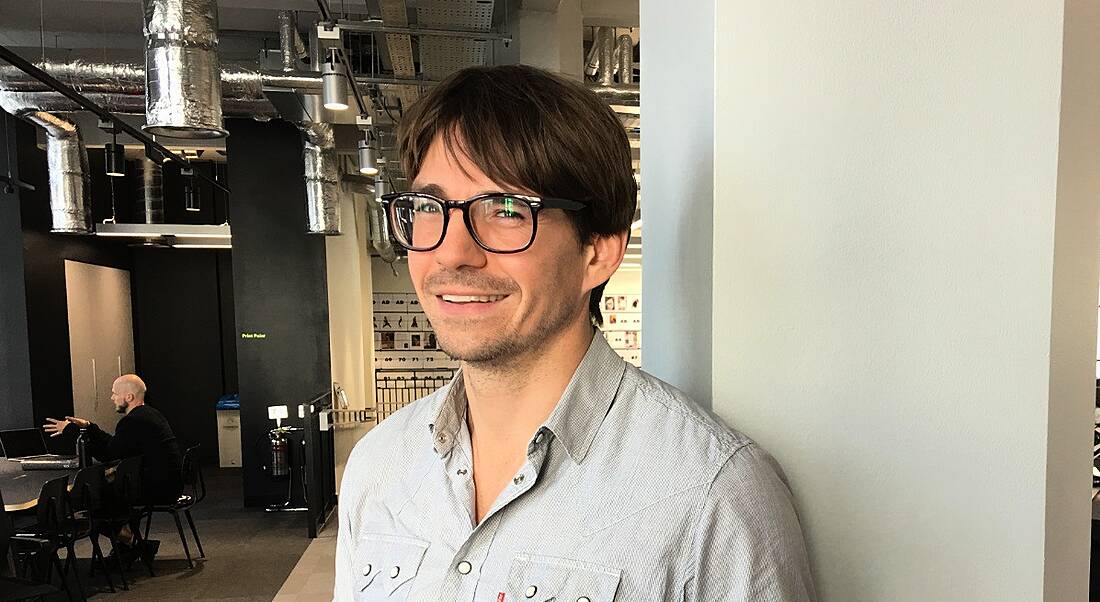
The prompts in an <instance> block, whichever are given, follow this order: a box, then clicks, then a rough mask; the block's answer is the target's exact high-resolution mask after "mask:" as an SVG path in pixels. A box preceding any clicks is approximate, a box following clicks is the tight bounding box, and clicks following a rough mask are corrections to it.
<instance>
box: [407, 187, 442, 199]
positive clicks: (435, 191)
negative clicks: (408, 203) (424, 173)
mask: <svg viewBox="0 0 1100 602" xmlns="http://www.w3.org/2000/svg"><path fill="white" fill-rule="evenodd" d="M412 190H413V192H422V193H424V194H430V195H432V196H437V197H439V198H443V196H444V195H443V188H442V187H441V186H439V185H438V184H424V185H422V186H413V189H412Z"/></svg>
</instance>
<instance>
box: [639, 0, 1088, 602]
mask: <svg viewBox="0 0 1100 602" xmlns="http://www.w3.org/2000/svg"><path fill="white" fill-rule="evenodd" d="M645 5H646V4H645V2H643V20H644V15H645V14H646V11H645ZM1064 9H1065V11H1066V12H1064ZM1097 10H1098V8H1097V5H1096V3H1095V2H1085V1H1084V0H1080V1H1071V2H1068V3H1066V4H1065V5H1064V4H1063V2H1060V1H1051V0H1045V1H1037V0H1010V1H1001V2H979V1H968V2H959V1H956V0H936V1H931V2H921V3H896V2H890V3H837V2H832V1H824V0H814V1H808V2H800V3H798V4H797V6H795V5H792V4H789V3H776V2H770V1H763V0H730V1H729V2H726V1H723V2H722V3H720V5H719V8H718V11H717V18H716V19H715V23H714V28H715V29H716V30H717V31H718V32H720V34H719V35H718V36H717V39H716V40H715V48H716V64H717V65H718V68H717V69H716V70H715V77H716V84H715V95H716V101H715V107H716V111H715V113H716V116H717V118H716V123H715V128H716V135H715V149H716V150H715V156H716V159H715V168H714V171H715V188H714V199H715V203H714V231H715V232H716V234H715V236H714V242H713V257H714V259H713V262H714V263H713V266H714V286H713V298H714V307H713V325H712V327H713V332H714V333H715V341H714V346H713V350H714V353H713V366H712V367H713V387H714V399H715V401H714V409H715V410H716V411H717V412H718V413H719V414H721V415H722V416H724V417H725V418H726V419H728V421H730V422H731V423H733V424H734V425H735V426H737V427H739V428H741V429H742V430H744V431H745V432H747V433H748V434H749V435H750V436H752V437H754V438H756V439H757V440H758V441H760V442H761V443H762V444H763V445H764V446H765V447H766V448H768V449H769V450H771V451H772V452H773V453H774V454H775V455H776V457H777V458H778V459H779V461H780V462H781V463H782V465H783V466H784V467H785V469H786V472H787V474H788V475H789V477H790V479H791V482H792V483H793V488H794V493H795V495H796V499H797V502H798V508H799V511H800V515H801V517H802V520H803V524H804V528H805V530H806V532H807V535H808V540H809V544H810V550H811V555H812V559H813V565H814V571H815V576H816V580H817V583H818V587H819V591H820V594H821V599H822V600H826V601H833V602H840V601H843V602H858V601H864V600H866V601H880V600H891V601H902V600H920V601H926V600H937V601H952V600H958V601H974V600H1041V599H1046V600H1052V601H1054V600H1056V601H1059V602H1061V601H1063V600H1084V599H1085V592H1086V589H1087V585H1086V580H1087V576H1088V573H1087V561H1088V537H1089V535H1088V526H1087V525H1088V524H1089V522H1088V521H1089V512H1088V498H1089V485H1088V482H1089V481H1088V476H1087V475H1088V473H1089V463H1090V462H1089V459H1088V455H1087V454H1088V445H1089V437H1090V436H1089V434H1088V433H1089V430H1091V423H1090V420H1091V419H1090V418H1089V417H1090V416H1091V407H1092V403H1093V399H1092V394H1091V380H1092V378H1093V373H1092V366H1091V361H1092V360H1093V358H1094V356H1093V355H1092V354H1093V353H1094V346H1095V330H1096V317H1095V316H1096V314H1095V308H1094V306H1095V305H1096V290H1097V262H1096V253H1097V233H1096V226H1097V219H1098V215H1097V210H1096V208H1097V199H1100V183H1098V182H1097V177H1096V175H1095V174H1096V171H1097V168H1098V165H1100V154H1098V153H1097V149H1096V144H1097V142H1096V141H1097V140H1100V115H1098V111H1100V102H1098V95H1097V93H1096V86H1097V84H1096V82H1097V80H1098V79H1100V77H1097V75H1098V74H1097V73H1096V58H1095V57H1096V56H1098V54H1100V53H1098V50H1100V48H1098V45H1097V44H1098V43H1097V42H1096V40H1097V39H1100V38H1098V36H1096V35H1095V27H1096V25H1097V23H1100V19H1098V15H1097ZM677 25H678V26H680V25H681V23H679V22H678V23H677ZM1064 25H1065V26H1066V27H1067V29H1066V35H1067V36H1068V38H1067V45H1066V48H1067V52H1068V55H1067V60H1066V61H1065V64H1063V60H1062V53H1063V26H1064ZM1089 27H1091V28H1092V31H1091V36H1090V35H1089V33H1088V28H1089ZM643 29H644V31H645V34H646V40H647V41H649V40H651V39H652V38H653V37H654V36H655V32H654V31H653V28H643ZM679 33H680V34H683V33H684V32H683V31H680V32H679ZM695 33H696V32H695V31H694V30H693V31H692V34H693V35H694V34H695ZM690 37H691V36H683V38H684V39H688V38H690ZM647 50H652V49H650V48H647ZM652 56H653V55H652V54H648V55H647V57H652ZM684 56H686V53H680V57H679V58H678V59H677V60H681V61H682V60H683V58H682V57H684ZM645 64H647V61H643V65H645ZM1063 68H1065V72H1064V73H1065V78H1066V79H1065V81H1064V82H1063ZM643 81H645V85H650V86H654V87H657V88H659V89H660V88H667V87H672V86H673V85H674V84H676V83H678V82H680V83H684V84H686V83H687V82H688V81H690V84H691V90H692V91H693V92H694V95H705V94H706V93H707V92H706V90H705V85H704V86H700V87H697V86H696V83H697V82H696V81H695V80H694V79H688V78H664V79H661V80H657V79H655V78H653V77H650V78H648V79H646V80H643ZM1063 84H1064V87H1063ZM681 88H682V89H683V88H684V86H681ZM692 95H693V94H686V93H683V92H680V93H679V94H678V96H679V97H680V98H682V99H687V98H689V97H690V96H692ZM687 102H690V101H687ZM651 109H653V105H652V104H646V102H645V99H644V98H643V110H645V111H649V110H651ZM682 109H683V110H685V111H690V109H688V108H687V107H682ZM646 116H647V117H648V121H647V123H648V124H649V127H647V130H646V132H647V135H648V136H650V137H651V138H650V139H648V140H646V143H645V145H644V147H645V151H646V152H654V145H653V144H652V143H651V142H652V138H653V137H656V138H658V139H661V140H663V138H662V136H663V135H665V133H662V131H658V132H654V128H657V129H659V130H668V129H678V128H675V126H671V127H668V126H666V125H665V121H664V119H663V118H660V117H662V116H661V115H660V114H658V115H657V117H659V118H658V119H656V120H655V119H653V117H654V114H653V113H652V112H651V113H648V114H647V115H646ZM1060 132H1061V136H1060ZM671 134H672V133H671V132H667V135H671ZM691 134H692V133H691V132H678V135H680V136H683V137H685V138H690V137H691ZM697 146H699V147H706V146H707V145H706V143H697ZM670 150H671V149H668V148H662V145H660V144H658V145H657V149H656V152H659V153H662V154H665V153H669V151H670ZM677 150H679V149H677ZM700 152H702V151H700ZM644 156H645V154H643V157H644ZM674 156H675V155H674ZM643 173H646V170H643ZM648 175H649V176H650V177H651V179H650V180H649V181H648V182H647V184H649V185H650V186H651V187H659V186H660V180H664V179H672V178H673V177H675V178H683V177H684V173H683V172H681V171H679V170H675V169H666V170H665V171H664V174H663V175H658V174H654V172H653V171H649V174H648ZM655 175H658V182H654V181H653V179H652V177H653V176H655ZM685 179H687V178H685ZM647 192H651V191H647ZM649 200H650V201H655V200H656V199H654V198H653V197H652V196H651V197H649ZM661 200H664V201H671V200H672V199H661ZM682 200H683V197H677V198H676V201H678V202H679V201H682ZM651 206H653V203H652V202H651V203H650V204H648V205H647V209H648V208H649V207H651ZM667 206H668V207H675V208H676V211H677V212H679V213H682V212H683V211H684V210H682V209H680V208H679V207H680V206H679V204H678V203H670V202H669V203H667ZM647 223H649V222H648V220H647ZM661 223H663V220H662V222H661ZM650 234H651V232H647V239H646V245H647V247H648V246H649V245H650V242H651V239H652V238H653V237H650V236H649V235H650ZM647 251H648V249H647ZM650 257H651V255H649V254H648V253H647V256H646V261H647V266H646V267H647V269H650V270H652V271H653V273H654V275H656V273H659V272H658V271H657V270H658V269H666V268H659V267H658V266H654V265H653V264H650V263H648V262H649V261H650ZM657 261H660V260H657ZM688 265H690V263H689V264H688ZM654 280H655V278H652V277H651V276H650V272H647V282H652V281H654ZM667 288H668V289H674V288H676V287H675V285H671V286H669V287H667ZM697 290H700V289H689V292H687V293H685V292H684V291H677V293H676V294H677V295H683V294H691V292H695V291H697ZM646 292H647V293H651V291H650V290H649V289H648V288H647V291H646ZM647 301H648V309H650V310H654V309H657V308H659V306H660V304H659V303H653V302H652V300H651V299H649V298H648V297H647ZM655 306H657V307H656V308H655ZM646 326H647V334H650V333H652V332H653V331H652V330H651V323H650V322H649V321H647V324H646ZM650 336H652V335H650ZM650 340H652V339H650ZM655 347H657V348H659V347H660V345H657V346H655ZM647 357H648V358H649V359H650V361H651V362H654V361H656V359H657V358H654V356H653V355H647ZM670 364H671V362H670ZM663 365H664V364H663V363H659V364H657V365H656V366H654V367H655V368H659V367H662V366H663ZM671 365H675V364H671Z"/></svg>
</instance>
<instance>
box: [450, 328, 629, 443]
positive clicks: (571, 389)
mask: <svg viewBox="0 0 1100 602" xmlns="http://www.w3.org/2000/svg"><path fill="white" fill-rule="evenodd" d="M625 372H626V362H624V361H623V360H622V358H620V357H619V356H618V354H616V353H615V351H614V350H613V349H611V346H610V345H608V344H607V341H606V340H605V339H604V337H603V334H601V333H600V332H598V331H597V332H596V333H595V335H594V336H593V337H592V342H591V344H589V346H588V352H587V353H585V355H584V359H582V360H581V363H580V365H578V366H577V370H576V371H575V372H574V373H573V378H572V379H571V380H570V381H569V385H568V386H566V387H565V392H564V393H562V396H561V399H560V400H559V401H558V404H557V406H555V407H554V411H553V412H551V413H550V417H549V418H547V419H546V422H545V423H544V424H543V428H546V429H547V430H549V431H551V432H552V433H553V434H554V437H556V438H557V439H559V440H560V441H561V442H562V444H563V445H564V446H565V449H566V451H567V452H568V453H569V457H570V458H572V460H573V461H574V462H575V463H577V464H580V463H581V462H582V461H583V460H584V458H585V456H586V455H588V450H589V448H591V447H592V441H593V440H594V439H595V438H596V432H597V431H598V430H599V428H600V425H601V424H603V420H604V417H605V416H607V412H608V410H610V408H611V404H612V403H613V402H614V400H615V394H616V393H617V392H618V390H619V384H620V383H621V382H622V379H623V374H624V373H625ZM439 396H440V399H441V402H440V404H439V408H438V409H437V411H436V412H435V420H434V421H433V422H432V423H431V424H429V425H428V430H429V431H430V432H431V435H432V446H433V449H435V452H436V453H437V454H439V455H440V456H446V455H447V454H448V453H450V451H451V449H453V448H454V445H455V442H456V440H457V438H458V432H459V429H460V428H462V427H463V424H464V422H465V420H466V387H465V385H464V384H463V380H462V371H461V370H459V371H458V373H457V374H455V377H454V378H453V379H452V380H451V382H450V383H448V384H447V385H446V386H445V388H444V389H441V390H440V391H439ZM539 430H542V429H539Z"/></svg>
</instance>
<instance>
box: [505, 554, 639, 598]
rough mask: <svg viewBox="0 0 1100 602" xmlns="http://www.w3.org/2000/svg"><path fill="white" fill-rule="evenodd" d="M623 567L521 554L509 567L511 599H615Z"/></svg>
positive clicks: (508, 588) (508, 589) (508, 585)
mask: <svg viewBox="0 0 1100 602" xmlns="http://www.w3.org/2000/svg"><path fill="white" fill-rule="evenodd" d="M621 578H622V570H620V569H613V568H610V567H605V566H601V565H598V564H593V563H590V562H582V561H580V560H570V559H567V558H554V557H550V556H534V555H530V554H520V555H518V556H516V557H515V558H514V559H513V560H512V567H511V569H510V570H509V571H508V584H507V588H506V589H507V591H508V593H509V596H508V597H507V598H506V599H507V600H516V601H517V602H526V601H527V600H531V601H534V602H548V601H550V600H553V601H554V602H613V600H614V599H615V592H616V591H618V589H619V580H620V579H621Z"/></svg>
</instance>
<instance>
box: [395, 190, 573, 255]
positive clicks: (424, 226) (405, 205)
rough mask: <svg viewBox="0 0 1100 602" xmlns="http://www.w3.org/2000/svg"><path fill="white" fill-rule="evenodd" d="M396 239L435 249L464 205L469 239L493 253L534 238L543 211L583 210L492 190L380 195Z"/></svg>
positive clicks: (515, 249) (563, 201)
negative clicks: (461, 195)
mask: <svg viewBox="0 0 1100 602" xmlns="http://www.w3.org/2000/svg"><path fill="white" fill-rule="evenodd" d="M382 206H383V207H384V208H385V210H386V219H387V221H388V222H389V226H390V231H391V232H392V233H393V237H394V239H395V240H396V241H397V243H398V244H400V245H401V246H402V247H405V248H406V249H408V250H410V251H432V250H434V249H436V248H438V247H439V245H441V244H443V238H444V237H445V236H446V235H447V223H448V222H449V221H450V217H451V211H452V210H454V209H460V210H461V211H462V221H463V222H465V224H466V229H467V230H469V232H470V237H471V238H473V239H474V242H476V243H477V244H478V246H479V247H481V248H482V249H485V250H486V251H489V252H490V253H519V252H521V251H526V250H527V249H528V248H530V246H531V244H532V243H533V242H535V234H536V233H538V229H539V212H540V211H542V210H543V209H563V210H565V211H581V210H583V209H585V208H587V207H588V205H587V204H585V203H582V202H580V201H570V200H566V199H552V198H546V197H537V196H528V195H523V194H510V193H504V192H494V193H489V194H479V195H477V196H475V197H472V198H469V199H466V200H465V201H448V200H446V199H441V198H439V197H435V196H432V195H430V194H425V193H422V192H395V193H392V194H384V195H382Z"/></svg>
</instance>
